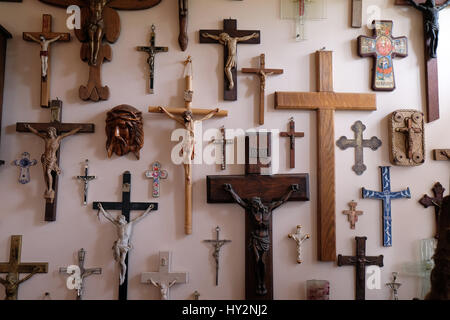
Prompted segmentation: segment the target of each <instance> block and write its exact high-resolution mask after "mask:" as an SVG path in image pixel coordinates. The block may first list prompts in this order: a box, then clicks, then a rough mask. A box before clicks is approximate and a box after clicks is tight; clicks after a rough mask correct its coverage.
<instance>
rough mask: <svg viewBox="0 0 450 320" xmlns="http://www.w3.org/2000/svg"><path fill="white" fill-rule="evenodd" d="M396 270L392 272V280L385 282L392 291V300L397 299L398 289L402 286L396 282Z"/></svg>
mask: <svg viewBox="0 0 450 320" xmlns="http://www.w3.org/2000/svg"><path fill="white" fill-rule="evenodd" d="M397 277H398V272H392V282H388V283H386V286H388V287H389V288H390V289H391V291H392V296H393V298H394V300H398V289H399V288H400V287H401V286H402V284H401V283H399V282H397Z"/></svg>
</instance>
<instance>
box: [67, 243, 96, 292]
mask: <svg viewBox="0 0 450 320" xmlns="http://www.w3.org/2000/svg"><path fill="white" fill-rule="evenodd" d="M85 258H86V250H84V249H83V248H81V249H80V250H79V251H78V265H70V266H68V267H67V268H66V267H64V268H59V273H66V274H68V275H69V277H68V278H67V281H66V284H67V288H69V289H71V290H73V289H75V290H77V300H83V294H84V279H85V278H87V277H89V276H90V275H93V274H102V268H88V269H86V268H85V267H84V260H85Z"/></svg>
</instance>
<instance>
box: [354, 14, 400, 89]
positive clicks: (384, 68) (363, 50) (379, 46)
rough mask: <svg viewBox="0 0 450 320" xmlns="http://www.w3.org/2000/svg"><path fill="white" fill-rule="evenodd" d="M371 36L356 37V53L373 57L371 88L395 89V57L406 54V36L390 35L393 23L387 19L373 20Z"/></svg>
mask: <svg viewBox="0 0 450 320" xmlns="http://www.w3.org/2000/svg"><path fill="white" fill-rule="evenodd" d="M372 24H373V27H374V29H373V34H374V35H373V37H366V36H359V37H358V55H359V56H360V57H373V72H372V73H373V75H372V89H373V90H375V91H393V90H395V75H394V63H393V60H394V58H395V57H407V56H408V38H406V37H398V38H394V37H393V36H392V29H393V26H394V23H393V22H392V21H388V20H375V21H373V22H372Z"/></svg>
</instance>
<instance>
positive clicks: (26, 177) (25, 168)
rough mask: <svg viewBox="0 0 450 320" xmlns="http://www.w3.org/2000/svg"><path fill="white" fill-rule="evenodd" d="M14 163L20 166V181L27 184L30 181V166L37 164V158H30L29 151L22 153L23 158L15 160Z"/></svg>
mask: <svg viewBox="0 0 450 320" xmlns="http://www.w3.org/2000/svg"><path fill="white" fill-rule="evenodd" d="M13 164H14V165H15V166H17V167H20V175H19V183H21V184H27V183H28V182H30V167H31V166H35V165H36V164H37V160H36V159H33V160H30V154H29V153H28V152H24V153H22V158H21V159H17V160H14V162H13Z"/></svg>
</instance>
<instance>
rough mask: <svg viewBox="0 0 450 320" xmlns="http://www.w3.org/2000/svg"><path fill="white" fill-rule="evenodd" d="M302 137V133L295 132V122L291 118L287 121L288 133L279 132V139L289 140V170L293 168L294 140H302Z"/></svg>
mask: <svg viewBox="0 0 450 320" xmlns="http://www.w3.org/2000/svg"><path fill="white" fill-rule="evenodd" d="M304 136H305V133H304V132H295V121H294V118H293V117H291V118H290V119H289V131H287V132H280V137H283V138H289V149H290V150H291V151H290V164H291V169H293V168H295V138H303V137H304Z"/></svg>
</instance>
